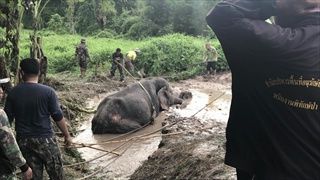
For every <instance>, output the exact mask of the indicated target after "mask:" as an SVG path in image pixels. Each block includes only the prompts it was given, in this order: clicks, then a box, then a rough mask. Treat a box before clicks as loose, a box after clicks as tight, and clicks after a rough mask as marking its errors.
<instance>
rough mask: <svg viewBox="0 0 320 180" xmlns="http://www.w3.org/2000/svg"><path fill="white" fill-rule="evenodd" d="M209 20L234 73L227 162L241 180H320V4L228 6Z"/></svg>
mask: <svg viewBox="0 0 320 180" xmlns="http://www.w3.org/2000/svg"><path fill="white" fill-rule="evenodd" d="M271 16H275V17H276V18H275V20H276V21H275V22H276V24H270V23H267V22H266V21H265V20H266V19H268V18H270V17H271ZM206 20H207V22H208V25H209V26H210V27H211V28H212V29H213V31H214V32H215V34H216V35H217V37H218V39H219V41H220V43H221V45H222V48H223V51H224V53H225V55H226V58H227V61H228V64H229V66H230V68H231V71H232V104H231V110H230V116H229V121H228V125H227V129H226V138H227V144H226V157H225V163H226V164H227V165H230V166H233V167H235V168H236V169H237V172H238V178H239V179H252V178H253V177H254V179H266V180H269V179H272V180H278V179H290V180H301V179H319V178H320V138H319V137H320V98H319V94H320V80H319V79H320V1H319V0H264V1H263V0H225V1H222V2H220V3H218V4H217V6H216V7H215V8H214V9H213V10H211V11H210V12H209V14H208V16H207V18H206Z"/></svg>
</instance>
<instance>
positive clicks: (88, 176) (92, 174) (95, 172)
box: [79, 142, 133, 180]
mask: <svg viewBox="0 0 320 180" xmlns="http://www.w3.org/2000/svg"><path fill="white" fill-rule="evenodd" d="M127 143H128V142H125V143H123V144H122V145H120V146H118V147H117V148H115V149H113V150H114V151H115V150H117V149H119V148H120V147H122V146H124V145H125V144H127ZM132 144H133V142H132V143H131V144H130V145H129V146H127V147H126V148H125V149H124V151H123V152H121V154H120V156H117V157H112V158H114V160H113V161H111V162H109V163H108V164H107V165H105V166H103V167H100V168H99V169H98V170H97V171H94V172H93V173H91V174H89V175H87V176H85V177H82V178H80V179H79V180H84V179H88V178H90V177H92V176H94V175H96V174H97V173H98V172H100V171H101V170H102V169H105V168H107V167H108V166H110V164H112V163H113V162H115V161H116V160H117V159H119V158H120V157H121V156H122V155H123V154H124V153H125V152H126V151H127V150H128V149H129V147H131V146H132Z"/></svg>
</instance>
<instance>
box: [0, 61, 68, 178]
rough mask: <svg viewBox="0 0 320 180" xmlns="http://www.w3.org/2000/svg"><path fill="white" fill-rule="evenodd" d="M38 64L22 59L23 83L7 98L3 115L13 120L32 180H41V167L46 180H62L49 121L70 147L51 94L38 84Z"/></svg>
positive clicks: (59, 160) (64, 125)
mask: <svg viewBox="0 0 320 180" xmlns="http://www.w3.org/2000/svg"><path fill="white" fill-rule="evenodd" d="M39 71H40V70H39V62H38V61H37V60H35V59H29V58H28V59H24V60H22V61H21V63H20V74H21V76H22V79H23V82H22V83H20V84H19V85H17V86H16V87H14V88H13V89H12V90H11V91H10V93H9V94H8V97H7V100H6V104H5V112H6V113H7V115H8V118H9V122H10V123H12V122H13V121H14V120H15V129H16V133H17V134H16V137H17V141H18V144H19V147H20V149H21V152H22V154H23V156H24V157H25V158H26V160H27V163H28V165H29V166H30V167H31V168H32V170H33V176H34V179H35V180H38V179H39V180H40V179H43V168H44V167H45V168H46V170H47V173H48V175H49V177H50V179H55V180H61V179H64V171H63V166H62V160H61V154H60V150H59V147H58V143H57V140H56V139H55V138H54V136H53V131H52V127H51V120H50V117H51V118H52V119H53V120H54V121H55V122H56V124H57V126H58V128H59V129H60V130H61V132H62V134H63V136H64V139H65V143H66V145H70V144H71V137H70V135H69V132H68V129H67V126H66V122H65V120H64V118H63V115H62V111H61V109H60V106H59V103H58V99H57V96H56V93H55V91H54V90H53V89H52V88H50V87H48V86H45V85H42V84H39V83H38V75H39Z"/></svg>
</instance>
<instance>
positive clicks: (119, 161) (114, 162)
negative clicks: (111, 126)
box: [74, 89, 231, 179]
mask: <svg viewBox="0 0 320 180" xmlns="http://www.w3.org/2000/svg"><path fill="white" fill-rule="evenodd" d="M190 91H191V92H192V94H193V98H192V100H191V101H190V102H189V104H188V105H187V107H186V108H184V109H176V108H171V109H170V111H169V112H167V113H166V114H165V113H162V114H160V115H159V116H158V117H157V118H156V120H155V123H154V124H153V125H149V126H147V127H146V128H144V129H142V130H140V131H138V132H136V133H134V134H131V135H128V136H125V137H122V138H118V139H116V140H117V141H120V140H124V139H129V138H131V137H133V136H138V135H143V134H147V133H150V132H153V131H155V130H157V129H159V128H161V127H162V125H161V124H162V122H163V120H164V119H165V118H166V117H167V115H172V114H174V115H175V116H177V117H191V116H192V115H193V114H195V113H196V112H198V111H199V110H200V109H202V108H203V107H205V106H206V105H207V104H208V103H211V102H212V101H214V102H212V103H211V104H210V105H208V106H207V107H206V108H204V109H203V110H202V111H201V112H199V113H198V114H197V115H196V116H195V117H196V118H197V119H199V121H200V122H201V123H203V124H208V123H209V124H210V122H215V121H216V122H221V123H226V122H227V119H228V113H229V109H230V101H231V95H230V94H231V93H230V92H229V91H213V90H209V89H190ZM107 95H109V94H102V95H98V96H96V97H94V98H92V99H90V100H89V101H88V102H87V104H88V108H96V107H97V106H98V104H99V102H100V101H101V100H103V98H104V97H106V96H107ZM91 119H92V116H90V117H88V121H87V122H86V123H85V124H83V126H82V127H81V128H80V129H85V130H84V131H83V132H82V133H80V134H79V135H78V136H77V137H76V138H75V139H74V141H75V142H77V143H86V144H87V143H94V144H95V143H96V144H99V145H95V146H93V147H94V148H98V149H102V150H107V151H112V150H114V149H115V148H117V147H119V146H120V145H122V144H123V142H117V143H112V144H100V143H103V142H105V141H106V140H109V139H112V138H115V137H117V136H119V135H118V134H104V135H93V134H92V131H91ZM157 134H158V135H160V134H161V132H158V133H157ZM160 141H161V137H160V136H159V137H154V138H151V139H144V140H139V141H135V142H130V143H127V144H125V145H124V146H123V147H121V148H119V149H117V150H116V151H115V152H116V153H123V154H122V155H121V156H120V157H118V158H116V157H117V156H116V155H114V154H108V155H107V156H104V157H102V158H99V159H96V160H94V161H92V162H90V163H89V167H90V168H91V169H95V168H98V167H103V170H102V171H101V172H100V173H99V175H98V177H102V178H103V179H114V178H119V179H127V178H129V176H130V175H131V174H133V173H134V172H135V170H136V169H137V168H138V167H139V166H140V165H141V164H142V162H143V161H145V160H147V159H148V157H149V156H151V155H152V154H153V153H154V152H155V151H156V150H157V149H158V146H159V143H160ZM79 151H80V152H81V153H82V157H83V158H84V159H85V160H91V159H93V158H96V157H98V156H100V155H103V154H106V152H103V151H100V150H95V149H91V148H80V149H79ZM115 158H116V159H115Z"/></svg>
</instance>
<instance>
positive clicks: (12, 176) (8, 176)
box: [0, 174, 17, 180]
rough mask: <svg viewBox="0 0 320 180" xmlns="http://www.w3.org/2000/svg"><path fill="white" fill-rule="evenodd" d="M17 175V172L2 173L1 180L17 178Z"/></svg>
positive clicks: (14, 179)
mask: <svg viewBox="0 0 320 180" xmlns="http://www.w3.org/2000/svg"><path fill="white" fill-rule="evenodd" d="M16 179H17V177H16V175H15V174H6V175H0V180H16Z"/></svg>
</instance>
